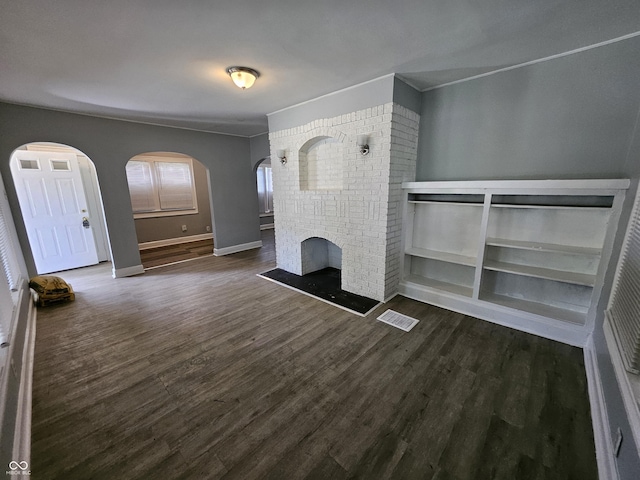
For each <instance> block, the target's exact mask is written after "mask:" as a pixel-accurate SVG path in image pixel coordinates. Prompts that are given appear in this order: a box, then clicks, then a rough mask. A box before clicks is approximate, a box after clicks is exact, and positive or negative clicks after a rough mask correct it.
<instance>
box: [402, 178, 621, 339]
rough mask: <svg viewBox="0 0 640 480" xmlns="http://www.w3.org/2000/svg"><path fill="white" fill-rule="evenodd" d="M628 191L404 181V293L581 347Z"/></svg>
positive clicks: (611, 186)
mask: <svg viewBox="0 0 640 480" xmlns="http://www.w3.org/2000/svg"><path fill="white" fill-rule="evenodd" d="M628 187H629V180H626V179H622V180H615V179H614V180H608V179H605V180H513V181H503V180H490V181H468V182H467V181H461V182H459V181H443V182H406V183H403V189H404V192H405V194H406V195H407V197H406V201H407V202H408V204H406V205H405V217H404V222H405V224H404V226H403V244H404V250H405V251H404V254H403V255H401V262H403V265H402V269H403V275H404V276H403V279H402V281H401V292H404V294H406V295H407V296H409V297H410V298H415V299H417V300H422V301H425V302H428V303H432V304H434V305H439V306H444V307H445V308H449V309H451V310H454V311H459V312H462V313H464V314H466V315H472V316H476V317H478V318H484V319H485V320H489V321H497V323H500V324H502V325H507V326H512V327H513V328H517V329H519V330H523V331H526V332H529V333H535V334H537V335H542V336H546V337H547V338H553V339H557V340H559V341H564V342H568V343H570V344H575V345H582V344H583V343H584V338H585V335H586V334H587V333H588V332H589V331H591V329H593V323H594V320H595V317H596V311H595V309H596V306H597V305H598V301H599V299H598V295H600V293H601V291H602V289H603V284H604V273H605V269H606V266H607V264H608V263H609V260H610V258H611V252H612V251H613V246H614V244H613V241H614V238H615V233H616V229H617V223H618V220H619V217H620V211H621V209H622V205H623V201H624V196H625V190H626V189H627V188H628ZM585 197H590V198H585ZM481 199H484V201H480V200H481ZM438 200H443V201H442V202H440V201H438ZM521 202H526V203H527V204H522V203H521ZM556 202H557V203H556ZM419 204H424V206H423V207H420V206H419ZM435 205H440V206H441V207H436V206H435ZM414 245H415V247H414ZM420 247H426V248H420ZM489 247H490V248H489ZM454 252H455V253H454ZM463 252H464V253H463ZM470 252H476V255H473V254H472V253H471V256H470ZM436 279H437V280H436ZM449 282H453V283H449Z"/></svg>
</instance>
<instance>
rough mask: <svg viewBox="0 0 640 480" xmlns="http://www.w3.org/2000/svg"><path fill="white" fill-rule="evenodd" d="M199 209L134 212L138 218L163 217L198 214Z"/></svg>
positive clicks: (135, 218) (134, 216) (134, 215)
mask: <svg viewBox="0 0 640 480" xmlns="http://www.w3.org/2000/svg"><path fill="white" fill-rule="evenodd" d="M197 214H198V210H197V209H195V210H167V211H165V212H143V213H142V212H141V213H134V214H133V218H134V220H137V219H138V218H161V217H180V216H183V215H197Z"/></svg>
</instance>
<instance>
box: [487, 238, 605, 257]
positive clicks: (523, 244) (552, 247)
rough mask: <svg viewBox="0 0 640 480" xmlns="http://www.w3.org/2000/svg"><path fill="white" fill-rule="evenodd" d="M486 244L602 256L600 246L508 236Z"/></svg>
mask: <svg viewBox="0 0 640 480" xmlns="http://www.w3.org/2000/svg"><path fill="white" fill-rule="evenodd" d="M486 244H487V245H489V246H491V247H505V248H515V249H520V250H533V251H536V252H552V253H567V254H570V255H594V256H600V254H601V253H602V250H601V249H599V248H590V247H577V246H573V245H558V244H555V243H542V242H529V241H522V240H510V239H507V238H487V241H486Z"/></svg>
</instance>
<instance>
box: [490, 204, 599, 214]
mask: <svg viewBox="0 0 640 480" xmlns="http://www.w3.org/2000/svg"><path fill="white" fill-rule="evenodd" d="M491 208H524V209H548V210H550V209H553V210H581V211H582V210H585V211H588V210H591V211H605V212H606V211H609V210H611V207H576V206H571V205H526V204H522V205H520V204H516V203H492V204H491Z"/></svg>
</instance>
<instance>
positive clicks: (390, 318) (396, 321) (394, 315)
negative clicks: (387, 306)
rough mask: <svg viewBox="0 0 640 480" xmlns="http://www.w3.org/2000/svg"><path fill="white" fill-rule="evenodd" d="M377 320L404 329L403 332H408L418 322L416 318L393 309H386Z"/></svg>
mask: <svg viewBox="0 0 640 480" xmlns="http://www.w3.org/2000/svg"><path fill="white" fill-rule="evenodd" d="M378 320H380V321H381V322H384V323H387V324H389V325H392V326H394V327H397V328H399V329H400V330H404V331H405V332H408V331H409V330H411V329H412V328H413V327H415V326H416V325H417V324H418V319H416V318H411V317H407V316H406V315H403V314H401V313H398V312H396V311H394V310H387V311H386V312H384V313H383V314H382V315H380V316H379V317H378Z"/></svg>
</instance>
